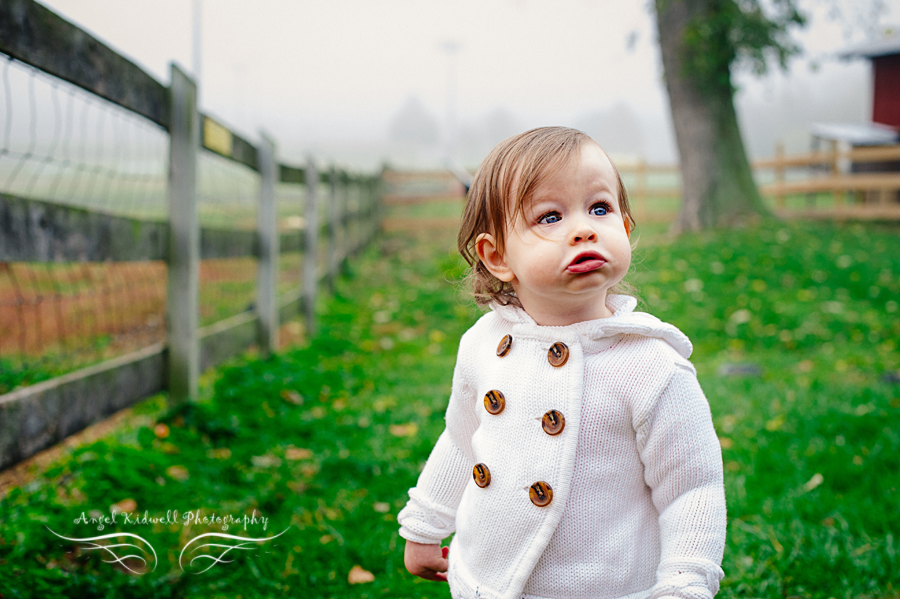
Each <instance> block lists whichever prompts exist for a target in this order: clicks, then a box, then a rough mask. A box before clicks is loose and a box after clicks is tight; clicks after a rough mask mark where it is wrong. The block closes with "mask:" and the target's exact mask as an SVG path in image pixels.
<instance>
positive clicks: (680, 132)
mask: <svg viewBox="0 0 900 599" xmlns="http://www.w3.org/2000/svg"><path fill="white" fill-rule="evenodd" d="M654 2H655V6H656V17H657V18H656V21H657V29H658V32H659V45H660V50H661V51H662V59H663V69H664V71H665V78H666V88H667V89H668V92H669V105H670V108H671V110H672V120H673V122H674V125H675V137H676V140H677V142H678V152H679V155H680V156H681V175H682V180H683V188H684V192H683V194H684V202H683V205H682V210H681V215H680V217H679V219H678V221H677V222H676V223H675V226H674V228H675V230H676V232H680V231H685V230H697V229H702V228H706V227H712V226H717V225H726V226H728V225H736V224H741V223H743V222H746V221H748V220H751V219H753V218H757V217H759V216H760V215H763V214H766V212H767V211H766V208H765V207H764V206H763V203H762V199H761V197H760V195H759V191H758V190H757V188H756V184H755V183H754V181H753V174H752V171H751V170H750V164H749V162H748V161H747V155H746V152H745V151H744V144H743V141H742V140H741V132H740V128H739V126H738V121H737V114H736V113H735V110H734V92H735V88H734V84H733V83H732V80H731V70H732V68H734V67H735V66H737V65H738V64H739V63H748V64H749V65H750V66H751V67H752V68H753V70H754V71H755V72H756V73H759V74H761V73H763V72H765V70H766V67H767V62H768V60H770V59H772V58H774V59H776V60H777V61H778V63H779V64H780V65H781V67H782V68H784V67H786V64H787V60H788V58H789V57H790V56H792V55H793V54H795V53H797V52H798V51H799V49H798V48H797V46H796V45H794V44H793V43H792V42H791V41H790V39H789V37H788V30H789V28H790V27H791V26H794V25H803V24H804V17H803V16H802V15H801V14H800V13H799V11H798V10H797V8H796V6H795V4H794V0H769V2H768V5H769V6H770V7H771V8H770V12H772V13H773V14H772V15H771V16H769V15H766V14H765V12H764V11H763V9H762V6H761V5H760V0H654Z"/></svg>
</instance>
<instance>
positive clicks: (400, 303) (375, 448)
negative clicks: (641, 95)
mask: <svg viewBox="0 0 900 599" xmlns="http://www.w3.org/2000/svg"><path fill="white" fill-rule="evenodd" d="M644 231H645V232H644V237H643V238H642V239H641V242H640V245H641V248H643V249H639V250H638V252H637V254H636V257H635V266H634V272H633V274H632V280H633V281H634V282H635V283H636V284H637V285H638V287H639V289H640V293H641V297H642V298H643V301H644V302H645V307H646V308H647V309H648V310H649V311H651V312H653V313H654V314H656V315H657V316H659V317H660V318H663V319H664V320H668V321H670V322H673V323H674V324H676V325H678V326H679V327H681V328H682V329H683V330H684V331H685V332H686V333H687V334H688V335H689V336H691V338H692V340H693V341H694V343H695V353H694V356H693V360H694V362H695V364H696V365H697V368H698V372H699V376H700V381H701V384H702V385H703V387H704V390H705V392H706V394H707V396H708V398H709V400H710V404H711V407H712V411H713V416H714V420H715V423H716V427H717V430H718V432H719V435H720V437H721V438H722V439H723V447H724V449H723V457H724V461H725V466H726V492H727V497H728V506H729V531H728V533H729V536H728V545H727V548H726V553H725V560H724V564H723V568H724V569H725V572H726V579H725V581H724V582H723V587H722V590H721V591H720V595H719V596H721V597H772V598H775V597H786V596H795V595H796V596H811V597H821V598H823V599H824V598H828V597H835V598H840V597H896V596H897V594H898V591H897V587H898V585H900V556H898V541H897V539H896V537H897V535H898V533H900V525H898V522H897V517H896V510H897V499H896V498H897V497H898V494H897V486H898V483H900V472H898V470H900V468H898V460H897V458H896V456H897V455H900V399H898V397H900V386H898V385H897V384H896V383H891V382H889V381H888V380H884V377H885V375H887V374H890V373H893V372H896V371H897V370H898V369H900V352H898V351H897V347H896V343H897V339H900V324H898V323H900V321H898V318H897V316H898V312H897V310H898V306H897V298H900V256H898V255H897V252H896V251H895V248H896V247H897V241H898V239H897V234H896V231H895V230H884V229H874V228H864V227H861V226H850V227H839V226H829V225H796V224H792V225H784V224H772V223H766V224H764V225H762V226H760V227H757V228H753V229H748V230H741V231H716V232H710V233H704V234H699V235H687V236H684V237H682V238H680V239H678V240H677V241H675V242H668V241H666V240H665V239H663V238H662V237H661V236H658V235H656V234H655V233H656V231H655V230H653V229H651V228H649V227H647V228H645V229H644ZM451 247H452V235H444V234H438V233H435V232H428V234H425V235H421V236H418V237H414V236H411V235H409V234H403V235H401V234H396V235H392V236H390V237H386V238H384V239H383V240H382V241H381V242H380V243H379V246H378V247H377V248H371V249H370V250H368V251H367V252H365V254H364V255H363V256H362V257H361V258H359V259H357V260H355V261H354V262H353V267H352V272H351V274H350V276H349V277H347V278H345V279H343V280H342V281H341V282H340V283H339V284H338V286H337V291H336V294H335V296H334V297H332V298H327V299H323V300H322V301H321V303H320V314H321V320H320V332H319V334H318V336H317V337H315V338H314V339H312V340H311V341H310V342H309V344H308V345H307V346H305V347H302V348H297V349H295V350H292V351H287V352H284V353H282V354H279V355H277V356H274V357H271V358H268V359H265V360H260V359H256V358H254V357H253V356H246V357H244V358H242V359H239V360H235V361H234V362H232V363H231V364H230V365H229V366H227V367H225V368H221V369H219V370H218V371H216V372H215V373H212V374H211V375H209V377H208V379H209V380H208V381H207V383H206V384H204V386H203V392H202V395H203V397H202V398H201V400H200V401H199V402H197V403H193V404H189V405H186V406H184V407H182V408H180V409H175V410H164V409H161V408H160V404H159V401H157V402H156V403H152V402H151V403H150V404H147V405H145V406H142V407H141V408H140V409H141V410H143V411H144V412H148V413H151V414H153V415H154V417H155V418H156V420H158V421H159V422H160V423H164V424H166V426H167V430H168V433H169V434H168V436H165V432H166V430H164V428H163V427H158V429H159V430H158V432H159V433H160V435H157V434H156V433H155V432H154V429H152V428H150V427H141V428H137V429H123V430H121V431H119V432H118V433H117V434H116V435H113V436H111V437H107V438H105V439H103V440H102V441H99V442H96V443H93V444H90V445H85V446H82V447H80V448H78V449H76V450H73V451H72V452H71V455H69V456H67V457H66V458H65V459H64V460H62V461H61V462H59V463H57V464H56V465H54V466H52V467H50V468H48V469H47V470H46V472H44V473H43V475H42V476H41V477H40V478H38V479H37V480H35V481H34V482H32V483H29V484H28V485H26V486H25V488H22V489H14V490H13V491H12V492H11V493H10V494H9V495H8V496H7V497H6V498H5V499H3V500H0V594H2V595H3V597H4V599H7V598H10V597H41V598H48V599H49V598H53V597H72V596H84V597H113V596H115V597H119V596H123V597H124V596H128V597H161V598H164V597H200V596H204V597H239V596H240V597H269V596H284V597H300V596H302V597H310V598H314V597H323V598H324V597H432V598H434V597H446V596H448V595H449V594H448V593H447V590H446V587H442V586H441V585H438V584H436V583H428V582H424V581H420V580H418V579H413V578H412V577H411V576H409V575H408V574H407V573H406V572H405V569H404V567H403V560H402V549H403V540H402V539H401V538H399V537H398V535H397V524H396V514H397V512H398V511H399V509H400V508H401V507H402V506H403V504H404V503H405V500H406V490H407V489H408V488H409V487H410V486H412V485H413V484H414V483H415V479H416V477H417V475H418V472H419V468H420V467H421V465H422V463H423V462H424V460H425V459H426V457H427V455H428V453H429V451H430V449H431V446H432V445H433V443H434V441H435V440H436V439H437V436H438V435H439V434H440V431H441V430H442V428H443V411H444V409H445V406H446V401H447V394H448V392H449V386H450V375H451V373H452V368H453V363H454V358H455V351H456V343H457V341H458V339H459V336H460V335H461V334H462V333H463V332H464V331H465V329H466V328H467V327H468V326H469V325H470V324H471V323H472V321H473V320H474V319H475V318H476V316H477V314H476V312H475V311H474V310H473V309H472V308H471V307H470V305H469V304H468V303H466V302H465V301H464V300H463V299H461V298H460V296H459V293H458V291H457V289H456V288H455V286H454V281H456V280H458V278H459V277H460V275H461V274H462V271H461V268H460V264H459V261H458V260H457V259H456V258H455V257H454V256H453V253H452V251H451V249H450V248H451ZM730 365H744V366H748V365H749V366H752V367H753V368H754V369H756V371H757V372H758V373H759V374H752V375H749V376H734V375H729V374H727V370H728V367H729V366H730ZM301 398H302V400H301ZM298 403H299V405H298ZM301 450H308V451H301ZM292 458H293V459H292ZM173 467H174V468H173ZM178 467H180V468H178ZM124 499H133V500H134V501H135V503H136V505H137V511H138V513H140V514H143V513H144V510H147V511H148V512H149V514H150V515H151V516H161V515H164V514H165V512H166V510H174V509H177V510H179V511H181V512H185V511H187V510H198V509H200V510H203V512H204V513H205V514H206V515H211V514H212V513H213V512H216V513H217V514H222V513H229V514H245V513H251V512H252V511H253V510H256V512H257V514H258V513H262V514H264V515H265V516H266V517H267V518H269V524H268V527H267V530H265V531H263V530H262V528H261V526H256V527H253V526H251V527H249V528H248V530H247V532H246V533H245V532H244V531H243V529H241V530H240V532H239V533H238V534H241V535H245V534H246V535H250V536H271V535H273V534H277V533H279V532H281V531H282V530H285V529H287V532H285V534H284V535H282V536H281V537H279V538H278V539H277V540H275V541H272V542H271V543H270V544H268V545H266V546H264V550H263V551H260V552H252V553H248V554H247V555H241V556H237V558H236V561H235V562H234V563H230V564H219V565H217V566H215V567H214V568H213V569H211V570H210V571H208V572H206V573H203V574H192V573H189V574H185V573H182V572H181V570H180V569H179V567H178V564H177V561H178V553H179V551H180V550H181V547H182V546H183V544H184V543H185V542H187V541H188V540H189V539H190V538H191V537H193V536H196V535H198V534H201V533H204V532H214V531H217V530H218V529H217V528H216V527H211V526H200V525H193V526H191V527H185V526H183V525H181V524H175V525H165V524H157V525H144V526H131V527H127V526H121V525H120V526H119V528H118V530H121V531H126V532H134V533H137V534H141V535H142V536H144V537H145V538H147V539H148V540H150V541H151V542H152V543H153V545H154V547H155V548H156V550H157V552H158V554H159V566H158V567H157V569H156V571H154V572H151V573H147V574H144V575H142V576H134V575H128V574H126V573H123V572H122V571H121V568H119V569H117V568H115V567H113V565H111V564H106V563H103V562H102V561H101V560H100V556H99V555H96V554H87V553H82V555H80V556H77V557H74V558H73V557H67V554H66V551H69V550H72V549H73V544H72V543H69V542H65V541H60V540H59V539H57V538H56V537H54V536H53V535H52V533H50V532H49V531H48V529H47V527H49V528H52V529H53V530H55V531H57V532H59V533H60V534H64V535H67V536H82V537H84V536H92V535H98V534H103V533H104V532H109V531H110V530H116V528H115V527H112V528H107V529H105V530H104V531H103V532H98V531H97V530H96V527H91V526H87V525H85V524H73V520H74V519H75V518H77V517H79V516H80V515H81V513H82V512H84V513H89V512H91V511H92V510H99V511H101V512H108V510H109V506H110V505H111V504H112V503H115V502H119V501H122V500H124ZM229 532H235V531H234V529H232V530H230V531H229ZM265 551H268V553H266V552H265ZM357 565H358V566H361V567H362V568H363V569H365V570H367V571H369V572H371V573H372V574H373V575H374V577H375V580H374V581H373V582H369V583H365V584H359V585H349V584H348V582H347V576H348V573H349V572H350V570H351V568H353V567H354V566H357Z"/></svg>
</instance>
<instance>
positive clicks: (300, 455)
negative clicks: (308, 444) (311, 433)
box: [284, 447, 313, 460]
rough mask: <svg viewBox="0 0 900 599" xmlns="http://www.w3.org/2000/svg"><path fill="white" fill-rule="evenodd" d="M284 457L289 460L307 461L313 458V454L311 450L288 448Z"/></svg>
mask: <svg viewBox="0 0 900 599" xmlns="http://www.w3.org/2000/svg"><path fill="white" fill-rule="evenodd" d="M284 457H285V458H287V459H289V460H308V459H309V458H311V457H313V452H312V450H311V449H304V448H302V447H288V448H287V449H286V450H285V452H284Z"/></svg>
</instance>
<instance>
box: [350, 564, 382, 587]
mask: <svg viewBox="0 0 900 599" xmlns="http://www.w3.org/2000/svg"><path fill="white" fill-rule="evenodd" d="M374 581H375V575H374V574H372V573H371V572H369V571H368V570H363V569H362V567H360V566H353V567H352V568H350V574H348V575H347V582H349V583H350V584H363V583H366V582H374Z"/></svg>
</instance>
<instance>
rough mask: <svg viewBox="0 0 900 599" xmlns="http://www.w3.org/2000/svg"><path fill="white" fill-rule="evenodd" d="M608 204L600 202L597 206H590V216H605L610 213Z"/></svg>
mask: <svg viewBox="0 0 900 599" xmlns="http://www.w3.org/2000/svg"><path fill="white" fill-rule="evenodd" d="M610 211H611V210H610V207H609V204H607V203H606V202H601V203H599V204H594V205H593V206H591V209H590V210H589V211H588V212H589V213H590V214H591V215H592V216H606V215H607V214H609V213H610Z"/></svg>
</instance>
